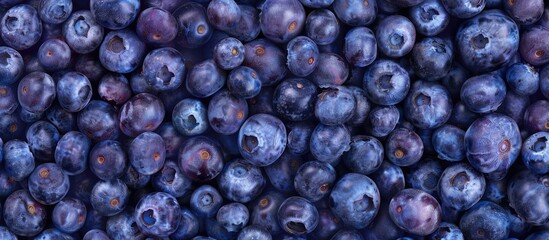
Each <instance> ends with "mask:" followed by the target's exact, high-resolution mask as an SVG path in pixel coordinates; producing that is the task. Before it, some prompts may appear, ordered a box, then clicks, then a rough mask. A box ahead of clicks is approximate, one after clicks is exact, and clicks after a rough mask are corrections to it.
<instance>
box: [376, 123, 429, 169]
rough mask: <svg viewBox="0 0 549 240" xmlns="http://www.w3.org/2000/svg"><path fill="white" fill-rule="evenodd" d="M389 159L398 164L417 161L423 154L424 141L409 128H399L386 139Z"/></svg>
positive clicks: (408, 164) (406, 164)
mask: <svg viewBox="0 0 549 240" xmlns="http://www.w3.org/2000/svg"><path fill="white" fill-rule="evenodd" d="M385 155H386V156H387V159H388V160H389V161H391V162H392V163H394V164H396V165H398V166H410V165H412V164H414V163H417V162H418V161H419V160H420V159H421V157H422V155H423V141H422V140H421V138H420V137H419V135H418V134H417V133H416V132H414V131H412V130H410V129H408V128H403V127H401V128H397V129H395V130H394V131H393V132H391V134H390V135H389V136H388V137H387V139H386V140H385Z"/></svg>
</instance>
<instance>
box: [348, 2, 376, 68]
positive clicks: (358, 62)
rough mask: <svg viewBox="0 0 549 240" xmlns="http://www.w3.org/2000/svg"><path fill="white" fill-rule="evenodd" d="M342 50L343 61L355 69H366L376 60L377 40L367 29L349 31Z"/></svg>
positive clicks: (359, 28) (357, 28) (358, 28)
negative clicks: (345, 60)
mask: <svg viewBox="0 0 549 240" xmlns="http://www.w3.org/2000/svg"><path fill="white" fill-rule="evenodd" d="M342 1H345V0H342ZM371 2H372V3H373V2H375V1H371ZM343 48H344V53H345V59H347V61H348V62H349V63H350V64H352V65H353V66H355V67H366V66H368V65H370V64H372V62H374V60H375V59H376V58H377V40H376V37H375V36H374V32H373V31H372V30H370V29H369V28H367V27H355V28H352V29H351V30H349V31H348V32H347V34H346V35H345V45H344V47H343Z"/></svg>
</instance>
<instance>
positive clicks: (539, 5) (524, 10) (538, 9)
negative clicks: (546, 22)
mask: <svg viewBox="0 0 549 240" xmlns="http://www.w3.org/2000/svg"><path fill="white" fill-rule="evenodd" d="M502 3H503V7H504V9H505V11H506V12H507V13H508V14H509V16H510V17H511V18H513V20H515V22H517V23H518V24H521V25H529V24H532V23H535V22H537V21H538V20H539V19H541V17H542V15H543V9H544V4H543V1H542V0H532V1H502Z"/></svg>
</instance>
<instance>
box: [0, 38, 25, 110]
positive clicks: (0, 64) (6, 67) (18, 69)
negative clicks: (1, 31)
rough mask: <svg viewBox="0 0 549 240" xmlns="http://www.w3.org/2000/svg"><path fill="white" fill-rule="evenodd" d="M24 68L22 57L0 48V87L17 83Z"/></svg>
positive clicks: (12, 50) (11, 50) (9, 49)
mask: <svg viewBox="0 0 549 240" xmlns="http://www.w3.org/2000/svg"><path fill="white" fill-rule="evenodd" d="M24 66H25V63H24V62H23V57H22V56H21V54H20V53H19V52H18V51H17V50H15V49H13V48H10V47H5V46H1V47H0V85H11V84H13V83H15V82H17V81H18V80H19V79H20V78H21V77H22V76H23V70H24ZM0 95H1V96H3V95H4V94H0ZM3 109H4V108H3Z"/></svg>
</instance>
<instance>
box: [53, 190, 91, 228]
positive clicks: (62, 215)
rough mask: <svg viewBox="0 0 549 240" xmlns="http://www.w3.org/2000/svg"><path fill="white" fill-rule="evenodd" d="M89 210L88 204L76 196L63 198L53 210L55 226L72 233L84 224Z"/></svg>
mask: <svg viewBox="0 0 549 240" xmlns="http://www.w3.org/2000/svg"><path fill="white" fill-rule="evenodd" d="M87 213H88V211H87V210H86V205H84V203H83V202H82V201H80V200H78V199H76V198H65V199H63V200H61V201H60V202H59V203H58V204H57V205H55V208H54V209H53V211H52V214H51V215H52V222H53V224H54V226H55V227H56V228H57V229H59V230H62V231H63V232H67V233H72V232H76V231H78V230H79V229H80V228H82V227H83V226H84V223H85V220H86V216H87Z"/></svg>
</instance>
